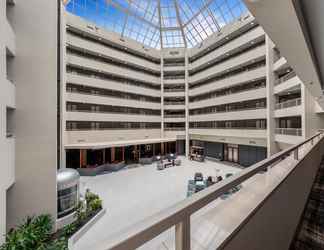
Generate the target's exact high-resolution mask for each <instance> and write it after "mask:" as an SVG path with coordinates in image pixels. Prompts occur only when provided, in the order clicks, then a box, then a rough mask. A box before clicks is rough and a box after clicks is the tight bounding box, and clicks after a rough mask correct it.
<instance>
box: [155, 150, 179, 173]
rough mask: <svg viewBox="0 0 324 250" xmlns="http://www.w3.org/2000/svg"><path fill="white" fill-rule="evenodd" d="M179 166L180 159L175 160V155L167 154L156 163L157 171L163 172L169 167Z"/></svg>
mask: <svg viewBox="0 0 324 250" xmlns="http://www.w3.org/2000/svg"><path fill="white" fill-rule="evenodd" d="M180 165H181V159H179V158H177V156H176V155H175V154H168V155H166V156H165V157H164V159H163V158H160V159H159V160H158V161H157V163H156V169H157V170H164V169H166V168H169V167H175V166H180Z"/></svg>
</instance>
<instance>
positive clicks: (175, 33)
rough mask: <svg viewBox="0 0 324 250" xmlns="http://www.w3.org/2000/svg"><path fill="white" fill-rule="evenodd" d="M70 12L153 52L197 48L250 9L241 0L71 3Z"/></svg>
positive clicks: (93, 0)
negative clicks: (154, 50)
mask: <svg viewBox="0 0 324 250" xmlns="http://www.w3.org/2000/svg"><path fill="white" fill-rule="evenodd" d="M65 2H67V5H66V9H67V11H69V12H71V13H73V14H75V15H78V16H80V17H83V18H85V19H87V20H89V21H91V22H94V23H95V24H96V25H98V26H99V27H104V28H106V29H107V30H110V31H114V32H117V33H119V34H120V35H121V37H128V38H131V39H134V40H136V41H138V42H140V43H142V44H143V45H144V46H147V47H152V48H157V49H160V48H174V47H176V48H179V47H180V48H181V47H188V48H191V47H194V46H196V45H197V44H199V43H201V42H202V41H203V40H205V39H206V38H207V37H209V36H210V35H212V34H214V33H217V32H219V31H220V30H221V29H222V28H223V27H224V26H225V25H227V24H228V23H231V22H233V21H234V20H236V19H238V18H239V17H240V16H242V15H243V14H244V13H246V12H247V9H246V7H245V5H244V3H243V2H242V0H199V1H198V0H70V1H65Z"/></svg>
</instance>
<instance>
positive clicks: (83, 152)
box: [80, 149, 87, 168]
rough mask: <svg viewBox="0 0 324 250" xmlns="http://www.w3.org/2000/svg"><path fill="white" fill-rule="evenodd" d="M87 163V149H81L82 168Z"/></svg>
mask: <svg viewBox="0 0 324 250" xmlns="http://www.w3.org/2000/svg"><path fill="white" fill-rule="evenodd" d="M86 165H87V149H80V168H81V167H82V166H86Z"/></svg>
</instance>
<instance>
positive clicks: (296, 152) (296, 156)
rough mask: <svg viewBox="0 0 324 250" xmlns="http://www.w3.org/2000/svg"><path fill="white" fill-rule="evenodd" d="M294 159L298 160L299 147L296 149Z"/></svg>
mask: <svg viewBox="0 0 324 250" xmlns="http://www.w3.org/2000/svg"><path fill="white" fill-rule="evenodd" d="M294 159H295V160H297V161H298V148H296V149H295V150H294Z"/></svg>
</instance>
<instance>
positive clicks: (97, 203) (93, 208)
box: [88, 198, 102, 211]
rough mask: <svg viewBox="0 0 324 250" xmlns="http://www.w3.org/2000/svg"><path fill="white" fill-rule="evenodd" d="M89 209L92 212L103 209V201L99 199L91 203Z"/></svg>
mask: <svg viewBox="0 0 324 250" xmlns="http://www.w3.org/2000/svg"><path fill="white" fill-rule="evenodd" d="M88 208H89V210H90V211H97V210H99V209H102V200H100V199H99V198H97V199H94V200H92V201H90V203H89V205H88Z"/></svg>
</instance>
